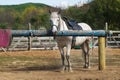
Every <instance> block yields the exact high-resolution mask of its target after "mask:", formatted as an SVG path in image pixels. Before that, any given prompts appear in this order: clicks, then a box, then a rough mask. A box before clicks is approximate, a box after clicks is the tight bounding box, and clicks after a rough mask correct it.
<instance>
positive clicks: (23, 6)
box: [0, 3, 50, 11]
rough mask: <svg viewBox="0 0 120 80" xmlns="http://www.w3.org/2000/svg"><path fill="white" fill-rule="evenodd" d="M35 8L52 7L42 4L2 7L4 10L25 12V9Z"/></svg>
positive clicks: (0, 6)
mask: <svg viewBox="0 0 120 80" xmlns="http://www.w3.org/2000/svg"><path fill="white" fill-rule="evenodd" d="M30 6H34V7H36V8H48V7H50V6H48V5H46V4H42V3H25V4H19V5H0V8H2V9H14V10H16V11H23V10H24V9H26V8H28V7H30Z"/></svg>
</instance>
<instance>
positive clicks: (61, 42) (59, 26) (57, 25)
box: [49, 11, 92, 72]
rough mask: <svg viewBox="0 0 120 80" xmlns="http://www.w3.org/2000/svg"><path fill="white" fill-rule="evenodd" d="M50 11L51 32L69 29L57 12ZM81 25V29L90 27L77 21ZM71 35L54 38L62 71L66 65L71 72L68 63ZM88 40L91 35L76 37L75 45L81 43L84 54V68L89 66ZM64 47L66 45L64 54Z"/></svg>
mask: <svg viewBox="0 0 120 80" xmlns="http://www.w3.org/2000/svg"><path fill="white" fill-rule="evenodd" d="M49 12H50V22H51V26H52V32H53V34H55V33H56V32H57V31H65V30H69V29H68V27H67V25H66V23H65V21H64V20H63V19H62V18H61V15H60V14H59V12H55V11H54V12H51V11H49ZM78 25H80V26H81V27H82V29H83V30H89V31H91V30H92V29H91V27H90V26H89V25H87V24H86V23H78ZM72 38H73V37H72V36H62V37H60V36H59V37H57V36H56V37H55V40H56V42H57V44H58V47H59V51H60V54H61V59H62V71H65V70H66V69H67V67H68V71H70V72H72V68H71V63H70V59H69V58H70V50H71V44H72ZM90 41H91V37H76V41H75V43H74V44H75V45H81V48H82V51H83V55H84V61H85V64H84V68H90V60H89V50H90V46H89V44H90ZM64 47H66V55H65V54H64ZM65 57H66V60H67V63H68V64H67V65H68V66H66V65H65Z"/></svg>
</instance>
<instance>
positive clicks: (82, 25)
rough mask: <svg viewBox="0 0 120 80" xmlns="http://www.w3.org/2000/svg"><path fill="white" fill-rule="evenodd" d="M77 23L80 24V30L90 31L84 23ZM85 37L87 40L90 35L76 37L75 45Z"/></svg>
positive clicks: (80, 42)
mask: <svg viewBox="0 0 120 80" xmlns="http://www.w3.org/2000/svg"><path fill="white" fill-rule="evenodd" d="M78 25H80V26H81V27H82V30H87V31H92V28H91V27H90V26H89V25H88V24H86V23H78ZM86 39H87V40H88V39H91V37H87V36H81V37H76V43H75V45H80V44H82V43H83V42H84V41H85V40H86Z"/></svg>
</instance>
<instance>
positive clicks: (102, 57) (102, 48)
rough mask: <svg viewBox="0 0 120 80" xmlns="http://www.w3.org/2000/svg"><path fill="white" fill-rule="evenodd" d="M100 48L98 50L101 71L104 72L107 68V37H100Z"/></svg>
mask: <svg viewBox="0 0 120 80" xmlns="http://www.w3.org/2000/svg"><path fill="white" fill-rule="evenodd" d="M98 42H99V48H98V54H99V55H98V56H99V70H104V69H105V67H106V60H105V55H106V54H105V37H98Z"/></svg>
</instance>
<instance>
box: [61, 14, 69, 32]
mask: <svg viewBox="0 0 120 80" xmlns="http://www.w3.org/2000/svg"><path fill="white" fill-rule="evenodd" d="M63 30H68V27H67V25H66V23H65V21H64V20H62V18H61V16H60V31H63Z"/></svg>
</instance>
